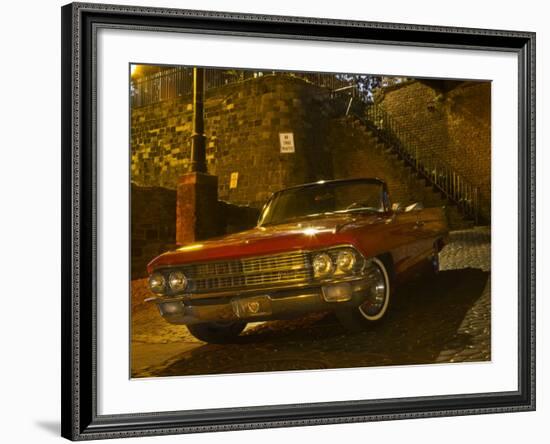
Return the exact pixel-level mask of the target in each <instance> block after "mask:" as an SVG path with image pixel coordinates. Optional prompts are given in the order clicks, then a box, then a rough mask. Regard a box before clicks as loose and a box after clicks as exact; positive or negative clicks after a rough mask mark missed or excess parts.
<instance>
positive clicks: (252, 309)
mask: <svg viewBox="0 0 550 444" xmlns="http://www.w3.org/2000/svg"><path fill="white" fill-rule="evenodd" d="M248 309H249V310H250V312H251V313H258V311H259V310H260V303H259V302H256V301H253V302H249V303H248Z"/></svg>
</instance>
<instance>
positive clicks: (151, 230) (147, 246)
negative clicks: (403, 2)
mask: <svg viewBox="0 0 550 444" xmlns="http://www.w3.org/2000/svg"><path fill="white" fill-rule="evenodd" d="M131 233H132V236H131V257H132V265H131V267H132V270H131V272H132V278H134V279H135V278H138V277H143V276H145V275H146V266H147V264H148V263H149V261H150V260H151V259H153V258H154V257H155V256H157V255H158V254H160V253H162V252H164V251H166V250H168V249H171V248H173V247H174V246H175V244H176V191H175V190H169V189H167V188H161V187H139V186H136V185H135V184H132V187H131Z"/></svg>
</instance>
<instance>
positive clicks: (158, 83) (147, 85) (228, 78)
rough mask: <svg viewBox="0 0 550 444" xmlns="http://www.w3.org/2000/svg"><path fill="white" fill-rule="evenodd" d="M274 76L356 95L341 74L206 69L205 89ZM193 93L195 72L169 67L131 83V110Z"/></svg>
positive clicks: (349, 81) (183, 68)
mask: <svg viewBox="0 0 550 444" xmlns="http://www.w3.org/2000/svg"><path fill="white" fill-rule="evenodd" d="M273 76H282V77H287V78H297V79H301V80H303V81H305V82H307V83H309V84H312V85H316V86H319V87H322V88H327V89H328V90H329V91H335V90H336V91H338V90H339V91H343V90H349V89H353V90H352V91H351V94H353V95H357V89H356V88H355V85H354V84H353V81H352V80H349V79H345V78H341V77H340V76H339V75H338V74H331V73H315V72H313V73H309V72H291V71H288V72H287V71H252V70H222V69H215V68H213V69H205V89H206V90H207V91H209V90H213V89H216V88H220V87H222V86H226V85H233V84H237V83H243V82H245V81H248V80H250V79H255V78H260V77H273ZM192 89H193V69H192V68H189V67H183V66H176V67H170V68H166V69H163V70H161V71H159V72H155V73H150V74H146V75H144V76H142V77H138V78H135V79H132V82H131V89H130V98H131V104H132V107H140V106H147V105H154V104H156V103H159V102H162V101H165V100H171V99H175V98H177V97H181V96H184V95H188V94H191V92H192Z"/></svg>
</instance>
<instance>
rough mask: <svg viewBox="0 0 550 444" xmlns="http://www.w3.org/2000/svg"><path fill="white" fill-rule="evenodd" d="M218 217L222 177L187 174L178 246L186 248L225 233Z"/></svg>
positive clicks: (180, 192)
mask: <svg viewBox="0 0 550 444" xmlns="http://www.w3.org/2000/svg"><path fill="white" fill-rule="evenodd" d="M221 222H222V221H221V218H220V217H219V214H218V176H211V175H209V174H205V173H187V174H184V175H183V176H181V177H180V178H179V181H178V187H177V205H176V243H177V244H178V245H185V244H188V243H191V242H195V241H197V240H203V239H208V238H210V237H214V236H217V235H220V234H222V231H223V226H222V223H221Z"/></svg>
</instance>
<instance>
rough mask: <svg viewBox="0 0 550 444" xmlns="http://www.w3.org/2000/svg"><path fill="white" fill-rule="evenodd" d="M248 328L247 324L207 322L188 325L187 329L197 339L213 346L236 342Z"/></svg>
mask: <svg viewBox="0 0 550 444" xmlns="http://www.w3.org/2000/svg"><path fill="white" fill-rule="evenodd" d="M245 327H246V322H238V321H237V322H205V323H203V324H193V325H188V326H187V329H188V330H189V332H190V333H191V334H192V335H193V336H194V337H195V338H197V339H199V340H201V341H204V342H209V343H211V344H229V343H231V342H234V341H235V339H236V338H237V337H238V336H239V334H240V333H241V332H242V331H243V330H244V328H245Z"/></svg>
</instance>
